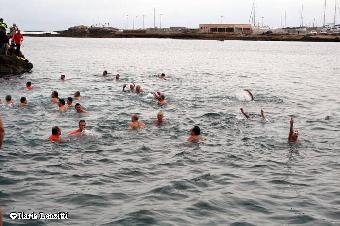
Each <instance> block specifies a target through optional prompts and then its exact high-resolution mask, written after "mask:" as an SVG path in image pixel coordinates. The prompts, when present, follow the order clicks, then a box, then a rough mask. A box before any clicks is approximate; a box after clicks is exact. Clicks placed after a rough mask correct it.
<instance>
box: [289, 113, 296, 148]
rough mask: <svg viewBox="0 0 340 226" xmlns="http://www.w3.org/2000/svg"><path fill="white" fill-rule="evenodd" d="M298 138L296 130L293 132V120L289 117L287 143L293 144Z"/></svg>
mask: <svg viewBox="0 0 340 226" xmlns="http://www.w3.org/2000/svg"><path fill="white" fill-rule="evenodd" d="M298 137H299V132H298V131H297V130H296V131H294V119H293V117H291V118H290V127H289V135H288V141H289V142H293V143H295V142H296V141H297V140H298Z"/></svg>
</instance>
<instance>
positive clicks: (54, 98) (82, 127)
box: [0, 71, 299, 148]
mask: <svg viewBox="0 0 340 226" xmlns="http://www.w3.org/2000/svg"><path fill="white" fill-rule="evenodd" d="M109 74H110V73H108V72H107V71H104V72H103V76H108V75H109ZM115 77H116V80H120V75H119V74H117V75H116V76H115ZM158 77H159V78H160V79H162V80H167V78H166V76H165V74H164V73H162V74H161V75H160V76H158ZM65 78H66V76H65V75H61V76H60V79H61V80H62V81H64V80H65ZM127 87H129V89H127ZM26 90H27V91H32V90H33V86H32V83H31V82H27V83H26ZM245 91H246V92H247V93H248V94H249V96H250V98H251V101H254V95H253V94H252V93H251V91H250V90H245ZM123 92H134V93H136V94H141V93H144V89H143V88H142V87H141V86H140V85H135V84H134V83H131V84H129V85H127V84H125V85H124V86H123ZM153 96H154V98H155V99H156V100H157V101H158V105H160V106H164V105H166V104H167V100H166V99H165V95H164V94H163V93H161V92H159V91H157V92H154V93H153ZM80 99H81V95H80V91H77V92H75V93H74V97H68V98H67V99H66V101H65V99H63V98H59V94H58V92H57V91H53V92H52V94H51V102H52V103H53V104H57V105H58V107H59V111H60V112H66V111H67V110H69V109H70V108H73V107H74V109H75V111H76V112H77V113H81V114H84V113H85V114H88V112H87V111H86V108H85V107H83V106H82V105H81V104H80V103H76V104H74V103H73V102H74V100H76V101H80ZM0 103H2V101H1V99H0ZM5 103H6V104H7V105H8V106H11V107H12V106H14V101H13V100H12V97H11V95H7V96H6V98H5ZM26 106H28V101H27V99H26V97H21V98H20V107H26ZM240 111H241V113H242V114H243V115H244V117H245V118H246V119H250V118H251V117H250V115H249V114H248V113H246V112H245V111H244V109H243V108H240ZM260 115H261V118H262V120H263V121H266V117H265V114H264V111H263V109H261V112H260ZM154 124H155V125H157V126H162V125H164V124H166V121H165V116H164V112H163V111H159V112H158V114H157V118H156V120H154ZM78 127H79V128H78V129H76V130H74V131H72V132H70V133H69V135H70V136H79V135H82V134H84V132H85V131H86V122H85V120H80V121H79V123H78ZM129 127H130V128H131V129H143V128H146V125H145V123H143V122H141V121H139V117H138V115H136V114H134V115H132V116H131V122H130V123H129ZM4 133H5V131H4V126H3V121H2V118H1V115H0V148H1V146H2V143H3V138H4ZM298 137H299V132H298V131H297V130H294V119H293V118H291V119H290V128H289V135H288V141H289V142H291V143H295V142H297V140H298ZM49 140H50V141H52V142H62V141H67V139H62V137H61V129H60V128H59V127H58V126H54V127H53V128H52V134H51V136H50V137H49ZM202 140H203V138H202V136H201V129H200V127H199V126H194V127H193V128H192V129H191V130H190V136H189V138H188V139H187V141H189V142H199V141H202Z"/></svg>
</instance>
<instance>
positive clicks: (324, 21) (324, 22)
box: [323, 0, 327, 27]
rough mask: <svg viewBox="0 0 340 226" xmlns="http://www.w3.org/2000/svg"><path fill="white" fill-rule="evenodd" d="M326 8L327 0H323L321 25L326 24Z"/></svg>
mask: <svg viewBox="0 0 340 226" xmlns="http://www.w3.org/2000/svg"><path fill="white" fill-rule="evenodd" d="M326 10H327V0H325V8H324V11H323V26H324V27H325V26H326Z"/></svg>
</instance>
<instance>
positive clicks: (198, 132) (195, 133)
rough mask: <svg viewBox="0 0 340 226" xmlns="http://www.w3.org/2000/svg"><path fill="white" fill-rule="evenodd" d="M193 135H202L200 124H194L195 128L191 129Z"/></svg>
mask: <svg viewBox="0 0 340 226" xmlns="http://www.w3.org/2000/svg"><path fill="white" fill-rule="evenodd" d="M191 135H193V136H199V135H201V129H200V127H198V126H194V128H192V129H191Z"/></svg>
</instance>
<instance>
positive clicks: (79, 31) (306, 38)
mask: <svg viewBox="0 0 340 226" xmlns="http://www.w3.org/2000/svg"><path fill="white" fill-rule="evenodd" d="M26 36H33V37H73V38H171V39H198V40H221V41H222V40H245V41H303V42H340V35H309V34H250V35H246V34H209V33H199V32H197V31H196V30H189V31H186V32H159V31H157V30H153V31H146V30H128V31H123V32H122V31H119V30H118V29H115V28H98V27H86V26H77V27H72V28H69V29H68V30H65V31H59V32H57V34H51V33H44V34H26Z"/></svg>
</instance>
